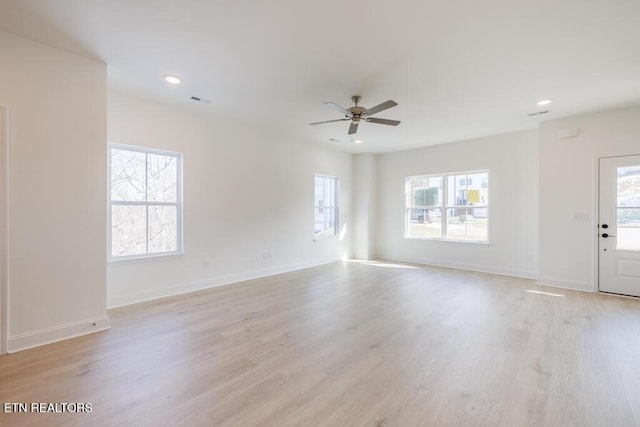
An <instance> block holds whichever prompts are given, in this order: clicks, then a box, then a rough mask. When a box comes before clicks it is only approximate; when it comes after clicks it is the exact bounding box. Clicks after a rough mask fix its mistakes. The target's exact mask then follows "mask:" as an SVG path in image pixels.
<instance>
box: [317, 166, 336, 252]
mask: <svg viewBox="0 0 640 427" xmlns="http://www.w3.org/2000/svg"><path fill="white" fill-rule="evenodd" d="M314 221H315V226H314V231H315V238H316V239H319V238H323V237H331V236H335V235H337V234H338V178H336V177H334V176H326V175H316V176H315V213H314Z"/></svg>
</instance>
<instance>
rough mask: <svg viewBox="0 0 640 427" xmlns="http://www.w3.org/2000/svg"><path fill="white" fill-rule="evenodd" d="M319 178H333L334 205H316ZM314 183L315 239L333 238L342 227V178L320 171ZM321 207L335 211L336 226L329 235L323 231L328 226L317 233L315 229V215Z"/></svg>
mask: <svg viewBox="0 0 640 427" xmlns="http://www.w3.org/2000/svg"><path fill="white" fill-rule="evenodd" d="M317 178H323V179H331V180H333V185H334V188H333V194H334V200H333V205H323V206H319V205H316V203H315V200H316V194H315V191H316V190H315V182H316V179H317ZM313 184H314V189H313V193H314V194H313V200H314V202H313V205H314V206H313V216H314V218H313V224H314V226H313V240H314V241H315V240H321V239H333V238H336V237H338V229H339V228H340V178H339V177H337V176H333V175H325V174H320V173H316V174H314V175H313ZM319 209H333V210H334V211H335V219H336V221H335V226H334V228H333V234H329V235H324V234H322V233H324V232H326V230H327V229H326V228H325V229H324V230H323V231H322V233H321V234H316V231H315V215H316V211H317V210H319Z"/></svg>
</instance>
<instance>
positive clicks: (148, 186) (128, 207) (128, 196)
mask: <svg viewBox="0 0 640 427" xmlns="http://www.w3.org/2000/svg"><path fill="white" fill-rule="evenodd" d="M110 161H111V165H110V169H111V170H110V186H111V192H110V196H111V200H110V205H111V224H110V225H111V233H110V237H111V258H123V257H139V256H145V255H156V254H165V253H177V252H181V251H182V244H181V234H182V233H181V216H182V203H181V202H182V201H181V172H182V155H181V154H179V153H171V152H161V151H158V150H151V149H145V148H139V147H130V146H122V145H115V144H114V145H112V146H111V156H110Z"/></svg>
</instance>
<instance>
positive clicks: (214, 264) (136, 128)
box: [107, 91, 352, 307]
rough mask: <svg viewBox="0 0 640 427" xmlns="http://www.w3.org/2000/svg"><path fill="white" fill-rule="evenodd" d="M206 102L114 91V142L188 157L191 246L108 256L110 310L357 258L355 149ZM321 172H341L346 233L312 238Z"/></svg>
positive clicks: (186, 186) (111, 135) (342, 217)
mask: <svg viewBox="0 0 640 427" xmlns="http://www.w3.org/2000/svg"><path fill="white" fill-rule="evenodd" d="M206 108H207V107H204V111H207V112H206V113H205V112H200V111H197V109H195V108H185V109H180V108H177V107H169V106H166V105H163V104H160V103H157V102H153V101H149V100H144V99H141V98H136V97H134V96H131V95H127V94H123V93H118V92H114V91H110V92H109V100H108V117H109V120H108V134H109V141H110V142H117V143H123V144H130V145H137V146H143V147H152V148H158V149H164V150H171V151H179V152H181V153H183V154H184V247H185V254H184V255H178V256H170V257H162V258H153V259H145V260H126V261H112V262H109V263H108V268H107V270H108V272H107V281H108V286H107V288H108V305H109V306H110V307H112V306H118V305H122V304H128V303H132V302H136V301H141V300H146V299H150V298H157V297H162V296H168V295H172V294H177V293H181V292H187V291H191V290H195V289H201V288H206V287H211V286H216V285H220V284H226V283H231V282H236V281H240V280H245V279H248V278H252V277H258V276H264V275H269V274H275V273H279V272H283V271H289V270H294V269H299V268H304V267H308V266H313V265H318V264H322V263H327V262H332V261H336V260H339V259H342V258H343V257H344V256H345V255H346V256H351V244H350V242H351V240H352V237H351V233H352V230H351V229H350V227H352V221H351V207H350V202H349V201H350V200H351V155H350V154H346V153H341V152H337V151H334V150H330V149H325V148H324V147H320V146H317V145H312V144H310V143H305V142H303V141H282V140H281V137H280V136H279V135H277V134H270V133H269V131H268V130H264V129H254V128H253V127H252V124H251V121H242V122H227V121H225V120H223V119H222V118H219V119H216V117H215V115H213V114H211V112H210V111H208V110H206ZM316 173H321V174H326V175H333V176H338V177H339V178H340V187H341V188H340V204H341V205H340V224H341V227H347V232H346V234H345V235H343V237H342V239H340V238H331V239H324V240H318V241H316V242H314V241H313V234H314V233H313V191H314V174H316ZM265 252H267V253H268V254H270V256H268V257H267V258H266V259H265V257H264V253H265ZM205 261H208V263H209V266H208V268H205Z"/></svg>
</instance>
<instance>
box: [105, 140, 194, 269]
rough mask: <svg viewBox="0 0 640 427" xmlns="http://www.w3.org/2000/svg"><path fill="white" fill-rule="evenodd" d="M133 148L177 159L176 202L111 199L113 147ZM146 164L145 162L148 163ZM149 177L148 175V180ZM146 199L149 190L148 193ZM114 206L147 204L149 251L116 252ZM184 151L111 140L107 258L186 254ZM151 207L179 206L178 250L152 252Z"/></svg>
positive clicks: (177, 220) (147, 247) (147, 257)
mask: <svg viewBox="0 0 640 427" xmlns="http://www.w3.org/2000/svg"><path fill="white" fill-rule="evenodd" d="M113 149H116V150H123V151H131V152H136V153H144V154H145V156H146V155H147V154H154V155H160V156H169V157H175V158H176V201H175V202H158V201H148V200H145V201H127V200H112V199H111V184H112V183H111V177H112V169H111V157H112V150H113ZM145 163H146V162H145ZM147 178H148V177H147V176H145V180H146V179H147ZM145 198H146V193H145ZM114 205H120V206H144V207H145V208H146V212H147V223H146V231H145V232H146V251H147V252H146V253H144V254H135V255H123V256H114V255H113V241H112V238H113V235H112V230H113V224H112V222H111V221H112V210H113V206H114ZM183 205H184V203H183V154H182V153H180V152H176V151H168V150H160V149H156V148H148V147H140V146H135V145H128V144H120V143H115V142H114V143H109V145H108V147H107V261H126V260H136V259H149V258H159V257H166V256H174V255H182V254H184V241H183V235H184V223H183ZM150 206H175V207H176V250H175V251H167V252H156V253H149V220H148V218H149V212H148V208H149V207H150Z"/></svg>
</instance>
